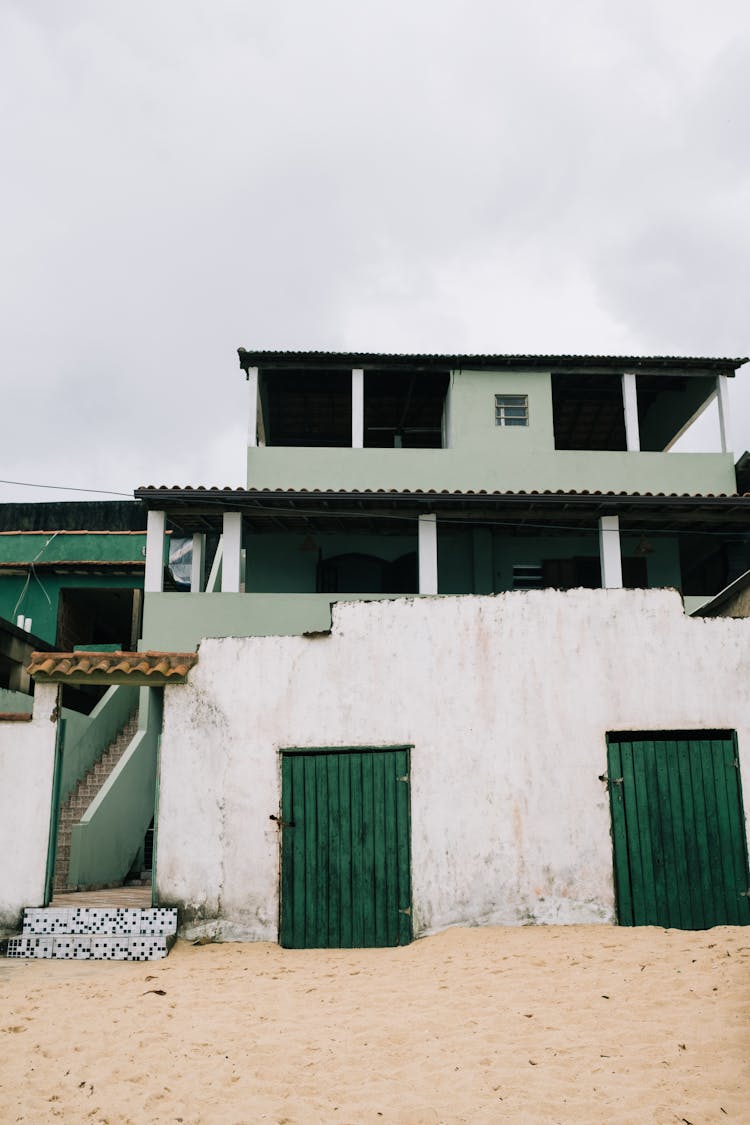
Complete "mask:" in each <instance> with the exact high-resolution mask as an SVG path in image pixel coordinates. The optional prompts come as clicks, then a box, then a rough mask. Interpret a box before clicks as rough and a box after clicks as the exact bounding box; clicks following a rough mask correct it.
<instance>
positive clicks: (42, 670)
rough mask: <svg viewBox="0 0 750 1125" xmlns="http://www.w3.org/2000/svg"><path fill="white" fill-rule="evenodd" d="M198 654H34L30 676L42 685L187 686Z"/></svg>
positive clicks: (29, 670)
mask: <svg viewBox="0 0 750 1125" xmlns="http://www.w3.org/2000/svg"><path fill="white" fill-rule="evenodd" d="M197 660H198V655H197V653H195V652H33V653H32V654H31V662H30V664H29V666H28V669H27V670H28V672H29V674H30V675H32V676H33V677H34V678H35V679H36V680H39V682H40V683H66V684H133V685H146V686H148V687H161V686H163V685H164V684H184V683H185V682H186V680H187V676H188V672H189V671H190V669H191V668H192V667H193V665H194V664H195V663H196V662H197Z"/></svg>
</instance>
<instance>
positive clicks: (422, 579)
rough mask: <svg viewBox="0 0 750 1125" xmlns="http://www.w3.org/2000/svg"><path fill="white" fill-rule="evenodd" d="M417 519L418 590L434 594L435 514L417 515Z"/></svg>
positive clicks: (435, 567) (436, 588)
mask: <svg viewBox="0 0 750 1125" xmlns="http://www.w3.org/2000/svg"><path fill="white" fill-rule="evenodd" d="M418 521H419V531H418V539H417V543H418V552H417V553H418V557H419V592H420V594H436V593H437V592H438V558H437V516H436V515H435V514H434V512H433V513H430V514H429V515H425V516H419V517H418Z"/></svg>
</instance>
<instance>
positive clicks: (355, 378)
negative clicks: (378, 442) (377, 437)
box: [352, 367, 365, 449]
mask: <svg viewBox="0 0 750 1125" xmlns="http://www.w3.org/2000/svg"><path fill="white" fill-rule="evenodd" d="M364 444H365V373H364V371H363V370H362V368H361V367H353V368H352V449H362V448H363V447H364Z"/></svg>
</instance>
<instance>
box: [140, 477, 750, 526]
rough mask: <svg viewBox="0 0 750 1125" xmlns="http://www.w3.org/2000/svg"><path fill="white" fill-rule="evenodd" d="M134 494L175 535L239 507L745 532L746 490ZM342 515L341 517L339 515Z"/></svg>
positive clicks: (257, 521) (320, 518)
mask: <svg viewBox="0 0 750 1125" xmlns="http://www.w3.org/2000/svg"><path fill="white" fill-rule="evenodd" d="M136 496H137V497H138V498H139V499H141V500H143V501H144V503H145V505H146V507H148V508H155V509H157V510H158V509H161V510H163V511H165V512H166V513H167V515H168V517H169V521H170V523H171V524H172V526H173V527H174V528H176V529H178V530H179V533H180V534H181V535H190V534H193V533H195V532H201V531H206V530H208V529H212V530H214V531H220V530H221V520H222V514H223V513H224V512H227V511H236V512H241V513H242V516H243V518H244V520H245V521H246V526H247V527H248V528H251V529H256V530H260V531H267V530H277V529H278V526H279V524H280V523H281V524H282V525H283V527H284V528H285V529H287V530H296V531H299V532H300V533H302V534H307V533H309V532H314V531H315V530H336V531H341V530H345V528H346V523H347V522H349V523H350V522H351V521H354V523H355V524H357V525H358V526H360V527H361V526H365V525H368V521H369V528H370V530H376V529H377V528H376V525H377V526H378V527H379V526H382V525H383V523H384V521H385V522H386V523H388V522H391V523H392V521H394V520H402V521H403V520H405V519H414V518H415V517H416V516H417V515H420V514H427V513H435V514H436V515H437V517H438V519H439V520H446V521H452V522H457V521H460V522H462V523H463V522H472V521H476V520H477V519H483V520H485V521H489V522H490V523H493V524H496V525H498V526H499V522H500V521H501V520H505V521H506V523H508V522H510V523H511V524H513V523H514V522H516V521H517V520H518V518H519V514H520V515H522V516H523V517H524V522H526V523H528V522H529V520H530V519H532V518H533V519H535V520H537V522H538V521H540V520H541V521H543V522H545V523H550V522H551V521H552V522H554V523H560V522H561V521H564V522H565V523H566V524H572V523H578V524H580V526H588V524H589V523H590V522H591V520H592V519H596V518H598V517H599V516H600V515H613V514H617V515H619V516H620V517H621V519H622V520H623V521H628V522H629V524H630V526H631V527H636V528H637V529H639V530H645V528H646V525H647V524H648V527H649V528H652V527H654V526H656V524H658V525H659V526H662V527H663V528H664V529H665V530H666V528H667V526H669V527H670V528H672V529H674V528H681V529H687V528H688V526H689V527H690V529H691V530H693V531H700V530H703V529H707V528H709V527H713V528H716V527H720V528H721V530H722V531H723V532H728V531H730V530H731V531H732V532H733V533H734V532H738V533H741V534H743V535H745V534H747V528H748V521H749V520H750V494H744V495H742V496H738V495H736V494H735V495H730V494H726V493H722V494H720V495H713V494H712V495H707V494H697V495H691V494H689V493H682V494H680V493H668V494H667V493H651V492H643V493H626V492H601V491H593V492H590V491H580V492H565V491H563V490H562V489H559V490H556V491H553V490H551V489H548V490H545V491H534V492H500V491H491V490H483V489H478V490H476V491H474V490H470V491H466V492H454V491H450V490H449V489H443V490H440V489H425V490H423V489H413V490H409V489H386V488H379V489H357V490H352V491H347V490H345V489H333V488H331V489H318V490H316V489H304V488H290V489H284V488H280V489H265V488H204V487H198V488H180V487H178V486H175V487H172V488H167V487H165V486H160V487H153V486H152V487H149V488H139V489H137V490H136ZM345 521H346V522H345Z"/></svg>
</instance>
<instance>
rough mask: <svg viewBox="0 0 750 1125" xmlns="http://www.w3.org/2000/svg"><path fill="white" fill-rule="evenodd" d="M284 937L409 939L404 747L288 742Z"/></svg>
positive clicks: (328, 944) (314, 943) (331, 942)
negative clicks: (304, 746)
mask: <svg viewBox="0 0 750 1125" xmlns="http://www.w3.org/2000/svg"><path fill="white" fill-rule="evenodd" d="M281 821H282V838H281V921H280V942H281V944H282V945H284V946H287V947H289V948H293V949H302V948H305V949H314V948H337V947H341V948H356V947H364V946H381V945H406V944H407V943H408V942H410V941H411V856H410V836H411V833H410V801H409V750H408V749H394V750H341V749H336V750H306V751H284V752H283V754H282V759H281Z"/></svg>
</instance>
